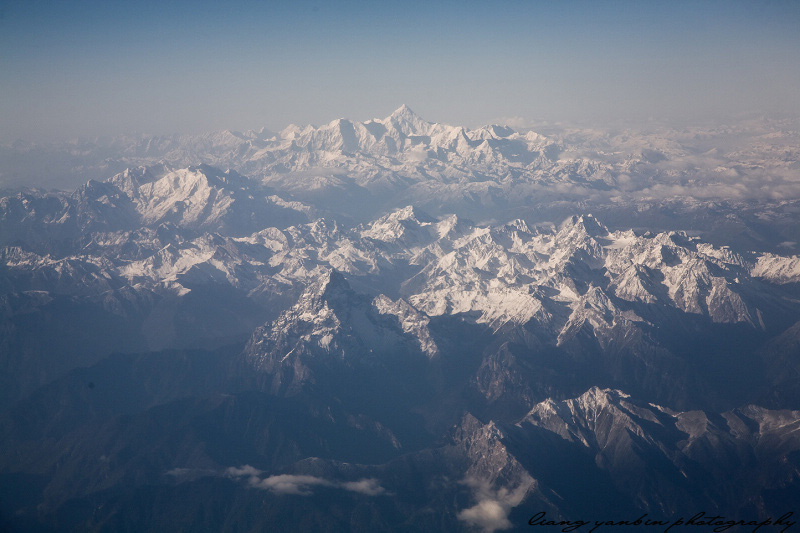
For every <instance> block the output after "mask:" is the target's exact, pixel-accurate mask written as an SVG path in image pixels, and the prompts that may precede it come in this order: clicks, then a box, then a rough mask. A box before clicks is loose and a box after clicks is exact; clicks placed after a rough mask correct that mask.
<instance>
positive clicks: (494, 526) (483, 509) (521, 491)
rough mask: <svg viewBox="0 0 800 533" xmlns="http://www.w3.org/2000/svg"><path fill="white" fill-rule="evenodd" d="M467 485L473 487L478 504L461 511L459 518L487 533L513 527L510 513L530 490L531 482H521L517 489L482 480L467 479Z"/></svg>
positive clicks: (465, 482) (465, 481)
mask: <svg viewBox="0 0 800 533" xmlns="http://www.w3.org/2000/svg"><path fill="white" fill-rule="evenodd" d="M463 483H464V484H465V485H468V486H470V487H472V490H473V495H474V497H475V499H476V500H477V502H478V503H477V504H475V505H473V506H472V507H470V508H468V509H464V510H462V511H460V512H459V513H458V515H457V517H458V519H459V520H461V521H462V522H466V523H468V524H470V525H472V526H477V527H479V528H481V529H482V530H483V531H485V532H487V533H492V532H494V531H497V530H503V529H509V528H511V527H512V524H511V522H510V521H509V520H508V513H509V512H510V511H511V509H512V508H514V507H516V506H517V505H519V504H520V503H521V502H522V500H523V499H524V498H525V494H526V493H527V492H528V487H529V486H530V483H525V482H523V483H520V484H519V485H518V486H517V487H516V488H515V489H513V490H510V489H507V488H505V487H501V488H499V489H494V488H492V486H491V485H490V484H489V483H487V482H485V481H481V480H476V479H469V478H468V479H466V480H464V481H463Z"/></svg>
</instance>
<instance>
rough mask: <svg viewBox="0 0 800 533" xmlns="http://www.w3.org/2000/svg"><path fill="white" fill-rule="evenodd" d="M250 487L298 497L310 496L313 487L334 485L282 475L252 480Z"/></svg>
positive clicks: (312, 479)
mask: <svg viewBox="0 0 800 533" xmlns="http://www.w3.org/2000/svg"><path fill="white" fill-rule="evenodd" d="M250 486H251V487H255V488H258V489H264V490H269V491H272V492H274V493H275V494H296V495H298V496H309V495H311V494H312V493H313V491H312V487H315V486H323V487H332V486H335V484H334V483H332V482H330V481H328V480H326V479H323V478H321V477H316V476H295V475H291V474H282V475H279V476H269V477H267V478H264V479H258V478H250Z"/></svg>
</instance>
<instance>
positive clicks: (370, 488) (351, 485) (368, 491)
mask: <svg viewBox="0 0 800 533" xmlns="http://www.w3.org/2000/svg"><path fill="white" fill-rule="evenodd" d="M341 486H342V488H343V489H345V490H349V491H352V492H358V493H359V494H364V495H366V496H378V495H379V494H385V493H386V489H384V488H383V487H381V485H380V482H379V481H378V480H377V479H374V478H367V479H361V480H359V481H346V482H344V483H342V485H341Z"/></svg>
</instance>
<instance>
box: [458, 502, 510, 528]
mask: <svg viewBox="0 0 800 533" xmlns="http://www.w3.org/2000/svg"><path fill="white" fill-rule="evenodd" d="M508 511H509V507H508V506H507V505H504V504H503V502H499V501H497V500H482V501H480V502H478V504H477V505H475V506H473V507H470V508H469V509H464V510H463V511H461V512H460V513H458V519H459V520H462V521H464V522H467V523H468V524H472V525H474V526H478V527H480V528H481V529H483V530H484V531H488V532H491V531H496V530H498V529H509V528H510V527H511V522H509V520H508Z"/></svg>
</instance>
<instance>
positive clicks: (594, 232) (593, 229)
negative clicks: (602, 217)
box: [561, 214, 608, 237]
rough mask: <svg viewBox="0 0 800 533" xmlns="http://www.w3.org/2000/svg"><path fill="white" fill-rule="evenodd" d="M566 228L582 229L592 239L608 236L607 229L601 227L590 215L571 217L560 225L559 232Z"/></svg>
mask: <svg viewBox="0 0 800 533" xmlns="http://www.w3.org/2000/svg"><path fill="white" fill-rule="evenodd" d="M568 228H582V229H583V230H584V231H585V232H586V234H587V235H590V236H592V237H598V236H604V235H608V228H606V227H605V226H604V225H602V224H601V223H600V222H599V221H598V220H597V219H596V218H595V217H594V215H591V214H586V215H573V216H571V217H569V218H568V219H566V220H565V221H564V222H563V223H562V224H561V230H565V229H568Z"/></svg>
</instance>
